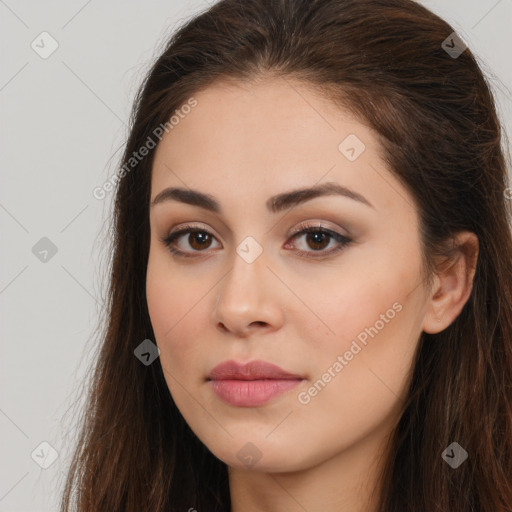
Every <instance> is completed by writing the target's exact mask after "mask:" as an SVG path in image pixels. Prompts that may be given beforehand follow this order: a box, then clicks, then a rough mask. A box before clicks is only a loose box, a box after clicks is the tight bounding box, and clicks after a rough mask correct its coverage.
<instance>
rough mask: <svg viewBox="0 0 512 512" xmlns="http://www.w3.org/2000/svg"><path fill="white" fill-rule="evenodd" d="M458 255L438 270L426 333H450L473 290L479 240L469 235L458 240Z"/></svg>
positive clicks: (459, 236)
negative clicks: (447, 329) (448, 328)
mask: <svg viewBox="0 0 512 512" xmlns="http://www.w3.org/2000/svg"><path fill="white" fill-rule="evenodd" d="M454 249H455V250H454V254H453V257H452V258H451V259H450V261H449V262H447V263H446V262H445V263H444V264H443V265H440V266H439V268H438V274H437V276H436V277H437V279H436V286H435V287H434V288H433V289H432V292H431V296H430V299H429V304H428V305H427V311H426V313H425V317H424V322H423V331H424V332H426V333H429V334H436V333H438V332H441V331H443V330H444V329H446V328H447V327H448V326H449V325H450V324H451V323H452V322H453V321H454V320H455V319H456V318H457V316H458V315H459V314H460V312H461V311H462V308H463V307H464V305H465V304H466V302H467V300H468V299H469V296H470V295H471V290H472V289H473V278H474V276H475V271H476V263H477V260H478V237H477V236H476V235H475V234H474V233H471V232H469V231H464V232H461V233H458V234H457V235H456V236H455V239H454Z"/></svg>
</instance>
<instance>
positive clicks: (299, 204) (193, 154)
mask: <svg viewBox="0 0 512 512" xmlns="http://www.w3.org/2000/svg"><path fill="white" fill-rule="evenodd" d="M194 99H195V100H196V101H197V105H196V106H195V107H194V108H192V109H188V108H187V109H186V112H189V110H190V112H189V113H188V114H187V115H185V114H183V112H182V113H181V117H180V120H179V123H178V124H176V126H174V128H173V129H172V130H171V131H170V132H169V133H167V134H165V136H164V137H163V139H162V141H161V142H160V144H159V146H158V148H157V151H156V155H155V160H154V166H153V172H152V187H151V201H152V205H151V207H150V218H151V246H150V253H149V263H148V269H147V300H148V307H149V313H150V316H151V322H152V325H153V329H154V333H155V336H156V343H157V345H158V347H159V349H160V362H161V364H162V368H163V371H164V374H165V378H166V381H167V384H168V386H169V390H170V392H171V395H172V397H173V399H174V401H175V403H176V405H177V407H178V408H179V410H180V411H181V413H182V415H183V417H184V418H185V420H186V421H187V423H188V424H189V425H190V427H191V429H192V430H193V431H194V432H195V433H196V435H197V436H198V437H199V438H200V439H201V441H202V442H203V443H204V444H205V445H206V446H207V447H208V448H209V449H210V450H211V451H212V452H213V453H214V454H215V455H216V456H217V457H218V458H219V459H221V460H223V461H224V462H225V463H227V464H228V465H230V466H232V467H237V468H253V469H255V470H261V471H278V472H283V471H296V470H301V469H306V468H309V467H313V466H314V465H317V464H319V463H321V462H324V461H327V460H328V459H330V458H332V457H333V456H336V455H342V454H346V455H347V457H349V458H350V457H352V455H350V454H356V453H359V454H362V453H365V452H366V453H367V455H368V457H374V456H375V454H376V447H377V446H381V445H382V444H383V443H384V442H385V441H384V439H385V436H386V435H387V434H388V433H389V432H390V431H391V429H392V427H393V426H394V425H395V423H396V421H397V419H398V416H399V412H400V406H401V403H402V400H403V398H404V397H405V391H406V386H407V382H408V377H409V372H410V370H411V367H412V363H413V358H414V353H415V349H416V347H417V342H418V339H419V336H420V334H421V332H422V326H423V323H424V318H425V315H426V311H427V302H428V294H427V290H426V288H425V283H424V282H423V280H422V272H421V261H422V258H421V246H420V238H419V225H418V212H417V210H416V207H415V205H414V201H413V199H412V197H411V196H410V195H409V194H408V193H407V191H406V190H405V189H404V188H403V187H402V186H401V184H400V183H399V182H398V181H397V179H396V178H394V177H393V175H392V174H391V173H390V172H389V170H388V169H386V166H385V164H384V162H383V160H382V159H381V156H380V153H379V151H380V149H379V144H378V140H377V137H376V134H375V133H374V132H372V131H371V130H370V129H369V128H367V127H366V126H364V125H363V124H361V123H360V122H358V121H356V120H355V119H354V117H352V116H351V115H349V114H348V113H347V112H344V111H342V110H340V109H337V108H336V107H335V106H334V104H332V103H331V102H330V101H328V100H327V99H323V98H321V97H320V96H318V95H316V94H314V93H313V92H312V91H311V90H310V89H307V88H305V87H304V86H303V85H301V84H300V83H297V82H292V81H290V80H284V79H267V80H265V81H262V82H260V83H259V84H257V85H247V84H246V85H243V86H240V85H239V86H235V85H233V84H231V85H228V84H222V85H221V84H218V85H216V86H214V87H210V88H209V89H207V90H206V91H203V92H202V93H200V94H197V95H195V96H194ZM184 111H185V110H184ZM327 186H328V187H329V188H327ZM324 187H325V188H324ZM170 188H173V189H174V188H176V189H180V191H178V192H177V191H175V192H174V193H171V192H170V191H169V190H168V189H170ZM303 189H304V190H306V189H318V190H319V191H320V192H319V193H310V192H307V191H306V192H304V193H302V194H298V195H291V196H288V194H291V193H294V192H296V191H298V190H303ZM166 190H167V192H166V193H164V191H166ZM322 191H323V192H324V193H322ZM329 191H330V193H327V192H329ZM161 194H162V195H161ZM198 194H201V197H202V195H205V196H207V197H206V198H205V199H201V200H199V199H198V197H199V196H198ZM155 199H156V201H155ZM201 205H202V206H201ZM182 229H190V230H191V231H190V232H188V233H181V234H179V235H178V236H176V237H174V238H173V239H172V240H171V241H170V245H169V246H167V245H166V243H165V242H164V241H163V240H164V239H166V238H167V237H169V235H172V234H175V233H176V232H178V231H181V230H182ZM304 229H310V230H311V232H304ZM171 249H174V250H176V251H179V252H178V253H173V252H171ZM255 360H258V361H265V362H268V363H271V364H273V365H276V366H278V367H280V368H281V369H282V370H283V371H284V372H288V374H290V375H286V376H284V375H281V374H279V373H277V374H276V373H271V372H270V371H269V370H268V368H266V367H265V366H264V365H263V366H262V365H255V366H254V367H253V368H252V373H251V372H250V371H249V370H250V369H249V370H248V369H246V368H245V369H244V367H242V368H239V369H238V370H239V372H238V373H237V372H236V368H235V369H234V370H233V369H231V370H229V369H228V370H227V371H226V372H225V373H222V372H213V373H212V370H213V369H214V368H215V367H216V366H217V365H219V364H220V363H222V362H225V361H232V362H236V363H239V364H240V365H244V364H245V363H247V362H251V361H255ZM230 372H231V373H230ZM212 377H213V380H210V378H212ZM285 377H286V378H285ZM265 378H266V380H264V379H265ZM244 379H251V380H244ZM276 391H278V392H277V393H276ZM360 458H361V456H360V455H359V456H358V457H355V455H354V457H353V461H354V464H357V463H358V462H355V461H356V460H360Z"/></svg>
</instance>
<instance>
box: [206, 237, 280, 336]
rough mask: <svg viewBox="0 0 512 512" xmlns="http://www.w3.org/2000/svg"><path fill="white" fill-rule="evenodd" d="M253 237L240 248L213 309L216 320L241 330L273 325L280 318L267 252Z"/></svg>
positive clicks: (231, 328)
mask: <svg viewBox="0 0 512 512" xmlns="http://www.w3.org/2000/svg"><path fill="white" fill-rule="evenodd" d="M251 238H252V237H247V238H246V239H244V240H243V241H242V242H241V243H240V244H239V245H238V246H237V247H236V252H234V254H233V258H232V266H231V269H230V271H229V272H228V273H227V274H226V275H225V277H224V279H222V281H221V283H219V285H220V286H219V288H218V292H217V297H216V304H215V310H214V312H213V313H214V321H215V322H216V323H218V322H221V323H222V324H224V326H225V327H227V328H228V329H229V330H234V331H240V332H241V331H243V330H244V329H245V328H247V327H248V326H249V325H250V324H252V323H254V322H258V323H261V322H264V323H269V324H273V323H275V322H277V321H278V317H279V315H278V311H279V307H278V305H277V304H276V296H275V293H273V289H272V288H273V287H272V286H271V283H270V282H269V280H270V279H275V278H274V276H273V275H272V272H270V271H269V270H268V268H267V264H268V258H267V254H265V252H264V251H263V247H262V246H261V245H260V244H259V243H258V242H257V241H256V240H254V239H251Z"/></svg>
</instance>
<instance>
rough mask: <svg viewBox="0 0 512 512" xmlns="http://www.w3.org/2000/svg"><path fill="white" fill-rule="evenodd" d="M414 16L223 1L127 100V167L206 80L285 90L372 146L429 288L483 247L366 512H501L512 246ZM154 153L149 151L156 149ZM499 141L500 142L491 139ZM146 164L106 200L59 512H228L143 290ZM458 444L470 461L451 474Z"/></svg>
mask: <svg viewBox="0 0 512 512" xmlns="http://www.w3.org/2000/svg"><path fill="white" fill-rule="evenodd" d="M452 32H453V28H452V27H450V25H449V24H447V23H446V22H445V21H443V20H442V19H440V18H439V17H438V16H436V15H434V14H433V13H431V12H430V11H429V10H427V9H426V8H424V7H422V6H421V5H419V4H417V3H415V2H413V1H411V0H243V1H238V0H221V1H220V2H218V3H217V4H215V5H213V6H212V7H211V8H210V9H208V10H207V11H206V12H203V13H201V14H200V15H198V16H196V17H194V18H193V19H191V20H189V21H188V22H187V23H186V24H184V25H183V26H182V27H181V28H180V29H179V30H178V31H177V32H176V33H175V34H174V35H173V37H172V38H171V40H170V41H169V43H168V45H167V47H166V48H165V50H164V52H163V53H162V55H161V56H160V57H159V58H158V60H157V62H156V63H155V64H154V66H153V67H152V69H151V71H150V72H149V74H148V76H147V77H146V79H145V81H144V83H143V85H142V87H141V89H140V91H139V93H138V95H137V98H136V102H135V106H134V110H133V114H132V119H131V131H130V135H129V138H128V141H127V144H126V149H125V152H124V156H123V160H122V165H125V164H126V163H127V162H128V161H129V159H130V158H131V157H132V154H133V152H136V151H137V150H138V149H139V148H140V147H142V146H143V145H144V143H145V141H146V140H147V139H148V137H151V136H152V133H153V132H154V130H155V128H156V127H158V126H159V125H161V124H163V123H166V122H167V121H168V120H169V118H170V116H171V115H172V113H173V112H174V111H175V110H176V109H178V108H179V107H180V105H182V104H184V103H185V102H186V101H187V99H189V98H190V97H191V96H192V95H193V94H195V93H197V92H199V91H201V90H203V89H205V88H206V87H208V86H209V85H211V84H213V83H214V82H216V81H219V80H223V79H224V80H225V79H234V80H246V81H247V80H256V79H258V78H259V77H262V76H265V75H271V74H272V75H275V76H280V77H284V78H288V77H291V78H294V79H298V80H300V81H301V82H303V83H304V84H306V85H310V86H312V87H314V88H315V89H316V90H318V91H321V92H322V93H323V94H324V95H325V96H326V97H328V98H329V99H331V100H332V101H333V102H335V103H337V104H339V105H340V106H343V107H344V108H348V109H350V111H351V112H353V113H354V114H355V115H356V116H357V117H358V118H359V119H360V120H361V121H363V122H364V123H366V124H367V125H369V126H371V127H372V128H373V129H374V130H375V131H376V133H377V134H378V136H379V138H380V141H381V144H382V148H383V158H384V159H385V161H386V162H387V164H388V166H389V168H390V169H391V170H392V171H393V173H394V174H395V175H396V177H397V178H398V179H399V180H400V181H401V182H402V183H403V184H404V185H405V187H406V188H407V190H408V191H409V192H410V194H411V196H412V197H413V198H414V200H415V203H416V205H417V207H418V211H419V212H420V218H421V229H422V242H423V246H424V255H425V260H426V262H428V263H429V266H428V268H429V271H430V273H429V275H432V274H431V273H432V272H433V271H434V266H433V261H434V256H435V255H436V254H437V253H439V252H440V250H441V249H440V248H442V247H443V244H442V243H443V242H446V240H450V239H451V237H452V236H453V235H454V234H455V233H457V232H459V231H462V230H468V231H472V232H474V233H475V234H476V235H477V236H478V239H479V251H480V252H479V257H478V263H477V268H476V274H475V277H474V284H473V290H472V293H471V296H470V298H469V299H468V301H467V303H466V304H465V306H464V308H463V310H462V312H461V313H460V315H459V316H458V317H457V318H456V320H455V321H454V322H453V323H452V324H451V325H450V326H449V327H448V328H446V329H445V330H444V331H442V332H440V333H439V334H435V335H429V334H426V333H423V334H422V336H421V338H420V340H419V345H418V350H417V356H416V361H415V365H414V372H413V374H412V375H411V380H410V389H409V395H408V399H407V401H406V403H405V404H404V406H403V414H402V416H401V419H400V422H399V424H398V426H397V428H396V431H395V432H394V434H393V438H392V443H391V445H390V456H389V457H388V459H387V460H385V461H384V462H385V464H384V472H383V474H382V490H381V492H380V495H381V498H380V509H379V512H404V511H406V510H407V511H409V512H416V511H417V512H420V511H421V512H425V511H428V512H437V511H439V512H441V511H442V512H446V511H447V510H452V511H457V512H470V511H484V512H505V511H509V512H510V510H512V292H511V291H512V239H511V229H510V219H511V209H510V203H509V201H508V200H507V198H506V189H507V185H508V181H507V180H508V178H507V173H506V161H505V156H504V151H503V148H502V147H501V141H502V133H501V128H500V124H499V121H498V118H497V115H496V108H495V103H494V100H493V97H492V94H491V92H490V90H489V87H488V85H487V83H486V80H485V78H484V76H483V74H482V72H481V70H480V69H479V66H478V64H477V62H476V60H475V57H474V56H473V54H472V53H471V51H470V50H469V49H466V50H465V51H464V52H463V53H462V54H461V55H460V56H459V57H458V58H452V56H450V55H449V54H448V53H447V52H446V51H445V50H444V49H443V47H442V43H443V41H444V40H445V39H446V38H447V37H448V36H449V35H450V34H451V33H452ZM153 137H154V136H153ZM503 138H504V137H503ZM153 155H154V150H152V152H151V153H150V154H149V155H148V156H147V157H146V158H145V159H143V160H142V161H140V163H138V164H137V166H136V167H135V168H134V169H133V170H131V171H130V172H125V173H123V174H124V176H123V177H122V179H121V180H120V181H119V183H118V187H117V195H116V199H115V211H114V216H113V218H114V226H113V232H112V233H111V239H112V243H113V260H112V262H111V280H110V286H109V290H108V303H107V306H108V307H107V317H106V320H105V322H106V325H105V332H104V335H103V339H102V341H103V342H102V346H101V350H100V353H99V354H98V358H97V361H96V363H95V368H94V375H93V377H92V383H91V387H90V392H89V396H88V403H87V407H86V409H85V410H84V411H83V420H82V426H81V431H80V436H79V439H78V444H77V448H76V452H75V454H74V457H73V460H72V464H71V467H70V471H69V474H68V477H67V482H66V487H65V491H64V494H63V498H62V504H61V511H62V512H67V511H69V510H78V511H81V512H95V511H98V512H99V511H101V512H104V511H107V510H108V511H109V512H121V511H122V512H141V511H152V512H154V511H164V510H165V511H168V512H172V511H178V510H179V511H183V510H188V509H189V508H191V507H194V508H196V509H197V510H199V511H201V510H208V511H209V512H215V511H228V510H229V509H230V497H229V486H228V477H227V468H226V465H225V464H224V463H223V462H221V461H220V460H218V459H217V458H216V457H214V456H213V455H212V454H211V453H210V452H209V450H208V449H207V448H206V447H205V446H204V445H203V444H202V443H201V442H200V441H199V440H198V439H197V437H196V436H195V435H194V434H193V432H192V431H191V429H190V428H189V427H188V425H187V424H186V422H185V421H184V419H183V417H182V416H181V414H180V412H179V411H178V409H177V408H176V406H175V404H174V402H173V400H172V397H171V395H170V393H169V390H168V387H167V385H166V381H165V379H164V376H163V373H162V368H161V365H160V361H159V359H158V360H157V361H155V363H153V364H152V365H150V366H145V365H143V364H141V363H140V361H139V360H138V359H137V358H136V357H134V353H133V351H134V349H135V348H136V347H137V346H138V345H139V344H140V343H141V342H142V341H143V340H144V339H147V338H149V339H153V340H154V335H153V331H152V327H151V323H150V319H149V315H148V309H147V304H146V296H145V284H146V283H145V279H146V268H147V262H148V252H149V240H150V238H149V237H150V226H149V200H150V186H151V167H152V159H153ZM453 441H456V442H458V443H459V444H460V445H461V446H462V447H463V448H464V449H465V450H466V451H467V452H468V454H469V458H468V460H467V461H466V462H465V463H463V464H462V465H461V466H460V467H458V468H457V469H452V468H451V467H450V466H449V465H448V464H446V463H445V462H444V460H443V459H442V458H441V453H442V452H443V450H444V449H445V448H446V447H447V446H448V445H450V444H451V443H452V442H453Z"/></svg>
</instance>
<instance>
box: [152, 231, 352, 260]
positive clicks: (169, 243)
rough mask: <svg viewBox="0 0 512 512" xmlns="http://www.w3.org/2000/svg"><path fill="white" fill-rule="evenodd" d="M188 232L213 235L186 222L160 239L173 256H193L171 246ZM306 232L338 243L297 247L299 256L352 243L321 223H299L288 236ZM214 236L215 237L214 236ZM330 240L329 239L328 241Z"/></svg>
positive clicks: (298, 235)
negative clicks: (325, 246) (305, 248)
mask: <svg viewBox="0 0 512 512" xmlns="http://www.w3.org/2000/svg"><path fill="white" fill-rule="evenodd" d="M189 233H206V234H208V235H210V236H212V237H214V235H213V234H212V233H210V232H209V231H208V230H206V229H201V228H200V227H198V226H194V225H190V224H186V225H185V226H183V228H182V229H180V230H179V231H176V232H175V233H171V234H170V235H168V236H167V237H164V238H162V239H161V242H162V243H163V244H164V245H165V246H166V247H167V248H168V249H169V251H170V252H171V253H172V254H174V255H175V256H179V257H184V258H195V257H197V256H195V255H192V254H188V253H187V252H184V251H181V250H179V249H176V248H175V247H173V245H172V243H173V242H174V241H175V240H176V239H177V238H180V237H181V236H182V235H186V234H189ZM307 233H322V234H326V235H328V236H330V237H331V239H334V240H335V241H336V242H338V243H339V244H340V245H339V246H338V247H336V248H334V249H331V250H329V251H323V250H319V251H302V250H300V249H297V250H296V252H297V253H298V254H299V255H300V256H305V257H306V258H324V257H326V256H331V255H332V254H334V253H337V252H339V251H341V250H343V249H344V248H345V247H346V246H347V245H349V244H350V243H352V240H351V239H350V238H348V237H346V236H344V235H341V234H340V233H337V232H335V231H332V230H330V229H326V228H323V227H322V225H321V224H320V225H307V224H306V223H302V224H299V226H298V227H297V231H295V233H293V234H292V235H291V237H290V240H294V239H296V238H299V237H300V236H302V235H304V234H307ZM214 238H215V237H214ZM330 241H331V240H329V242H330ZM193 252H195V253H201V252H205V251H193ZM311 253H319V254H320V255H319V256H311Z"/></svg>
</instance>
